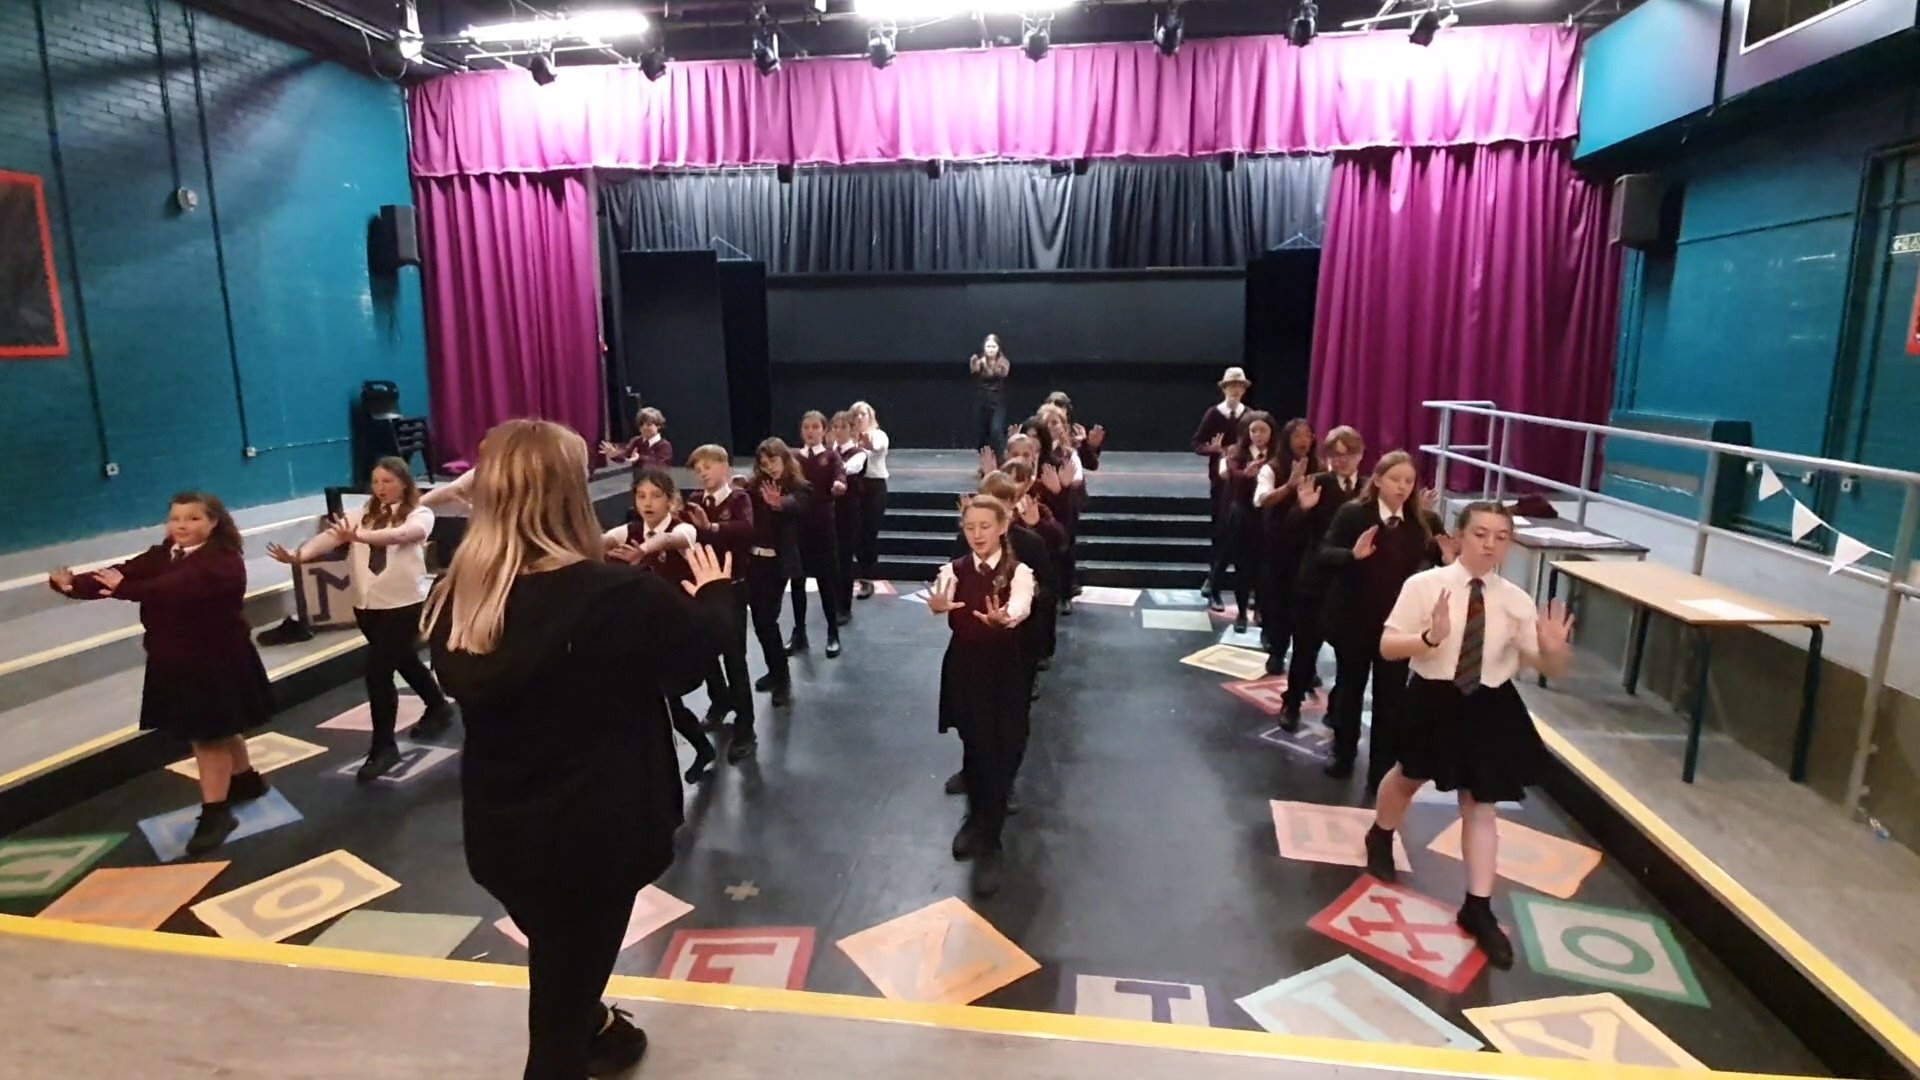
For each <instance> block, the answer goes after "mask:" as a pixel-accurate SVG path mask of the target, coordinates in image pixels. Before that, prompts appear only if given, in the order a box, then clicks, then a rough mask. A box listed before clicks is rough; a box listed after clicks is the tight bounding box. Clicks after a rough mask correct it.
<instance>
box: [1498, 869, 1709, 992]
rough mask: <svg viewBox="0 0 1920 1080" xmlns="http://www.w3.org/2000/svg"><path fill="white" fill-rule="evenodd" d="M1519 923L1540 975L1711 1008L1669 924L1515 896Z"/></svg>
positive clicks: (1652, 917)
mask: <svg viewBox="0 0 1920 1080" xmlns="http://www.w3.org/2000/svg"><path fill="white" fill-rule="evenodd" d="M1513 912H1514V918H1515V920H1516V921H1517V922H1519V924H1520V935H1521V937H1522V938H1523V939H1524V940H1525V942H1526V953H1527V963H1529V964H1531V965H1532V966H1533V969H1534V970H1535V971H1540V972H1545V973H1546V974H1549V975H1558V976H1560V977H1561V978H1563V979H1572V980H1573V981H1574V982H1582V983H1586V984H1588V985H1590V986H1604V987H1606V988H1608V989H1611V990H1632V991H1635V992H1637V993H1641V994H1649V995H1651V996H1653V997H1658V998H1666V999H1667V1000H1669V1001H1683V1002H1686V1003H1687V1004H1689V1005H1705V1004H1707V995H1706V993H1705V991H1703V990H1701V988H1700V980H1699V979H1697V978H1695V977H1694V974H1693V965H1692V964H1689V963H1688V962H1687V954H1686V953H1685V952H1683V951H1682V950H1681V948H1680V943H1679V942H1678V941H1676V940H1675V939H1674V936H1673V929H1672V928H1671V927H1669V926H1668V925H1667V922H1666V920H1665V919H1662V918H1660V917H1658V916H1655V915H1642V914H1640V913H1638V912H1633V911H1621V910H1619V909H1616V908H1600V907H1589V906H1587V905H1585V904H1569V903H1565V902H1563V901H1559V900H1546V899H1543V898H1541V897H1538V896H1532V895H1529V894H1527V893H1515V894H1514V896H1513Z"/></svg>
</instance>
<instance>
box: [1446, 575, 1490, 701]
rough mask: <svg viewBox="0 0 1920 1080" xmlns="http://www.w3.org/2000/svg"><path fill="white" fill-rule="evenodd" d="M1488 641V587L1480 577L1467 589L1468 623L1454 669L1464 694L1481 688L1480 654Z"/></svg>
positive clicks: (1456, 682) (1456, 684)
mask: <svg viewBox="0 0 1920 1080" xmlns="http://www.w3.org/2000/svg"><path fill="white" fill-rule="evenodd" d="M1486 643H1487V597H1486V587H1485V586H1484V585H1482V584H1481V582H1480V579H1479V578H1474V579H1473V584H1472V585H1471V586H1469V587H1468V591H1467V625H1466V627H1465V629H1464V630H1463V631H1462V633H1461V636H1460V663H1459V665H1458V666H1456V667H1455V668H1454V669H1453V685H1455V686H1457V687H1459V688H1460V692H1461V693H1462V694H1471V693H1473V692H1474V691H1475V690H1478V689H1480V654H1481V653H1482V652H1483V651H1484V650H1485V647H1486Z"/></svg>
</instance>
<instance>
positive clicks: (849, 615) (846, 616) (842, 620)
mask: <svg viewBox="0 0 1920 1080" xmlns="http://www.w3.org/2000/svg"><path fill="white" fill-rule="evenodd" d="M852 621H853V612H852V610H847V611H842V612H838V613H836V614H835V615H834V617H833V625H835V626H845V625H847V624H848V623H850V622H852Z"/></svg>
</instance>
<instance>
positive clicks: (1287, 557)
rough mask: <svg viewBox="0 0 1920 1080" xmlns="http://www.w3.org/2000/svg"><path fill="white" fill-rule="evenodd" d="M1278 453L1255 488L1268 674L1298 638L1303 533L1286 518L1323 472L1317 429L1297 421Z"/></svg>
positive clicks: (1258, 599) (1258, 594) (1284, 432)
mask: <svg viewBox="0 0 1920 1080" xmlns="http://www.w3.org/2000/svg"><path fill="white" fill-rule="evenodd" d="M1276 443H1277V449H1276V450H1275V452H1274V453H1273V455H1272V456H1271V457H1270V458H1269V459H1268V461H1267V463H1266V464H1265V465H1263V466H1261V468H1260V474H1259V479H1258V481H1257V482H1256V483H1255V485H1254V490H1253V510H1254V516H1255V518H1257V519H1258V525H1259V529H1260V545H1261V547H1260V579H1259V580H1258V581H1257V582H1255V583H1254V590H1255V591H1254V601H1255V603H1257V604H1258V605H1259V606H1260V641H1261V644H1263V645H1264V646H1265V647H1266V650H1267V672H1268V673H1269V674H1274V675H1277V674H1279V673H1280V672H1281V671H1283V670H1285V668H1284V667H1283V666H1282V665H1283V664H1284V663H1285V660H1286V655H1287V644H1288V642H1290V641H1292V640H1293V579H1294V578H1295V577H1297V576H1299V573H1300V556H1301V555H1303V554H1305V552H1304V551H1303V550H1302V549H1301V548H1300V547H1299V546H1298V543H1297V541H1298V539H1299V535H1298V534H1299V530H1298V529H1290V528H1288V527H1287V517H1288V515H1289V513H1290V512H1291V511H1292V510H1293V508H1294V506H1295V498H1296V496H1297V494H1298V492H1299V491H1300V489H1301V488H1303V487H1307V486H1309V485H1311V484H1312V483H1313V478H1314V476H1315V475H1316V474H1317V473H1319V471H1320V455H1319V454H1318V453H1317V452H1316V447H1317V446H1318V444H1319V440H1318V439H1317V438H1315V437H1314V434H1313V425H1312V424H1309V423H1307V422H1306V421H1305V420H1301V419H1298V418H1296V419H1293V420H1289V421H1287V425H1286V426H1285V427H1283V428H1281V429H1280V437H1279V438H1278V439H1277V440H1276Z"/></svg>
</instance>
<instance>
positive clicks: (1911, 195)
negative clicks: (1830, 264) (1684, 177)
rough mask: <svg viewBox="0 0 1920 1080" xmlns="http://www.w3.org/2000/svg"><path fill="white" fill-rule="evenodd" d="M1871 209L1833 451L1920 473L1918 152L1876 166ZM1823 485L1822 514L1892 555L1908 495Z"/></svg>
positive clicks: (1879, 486) (1838, 482) (1867, 484)
mask: <svg viewBox="0 0 1920 1080" xmlns="http://www.w3.org/2000/svg"><path fill="white" fill-rule="evenodd" d="M1864 206H1865V211H1866V212H1865V214H1864V215H1863V216H1862V217H1861V219H1860V232H1859V240H1858V247H1857V249H1856V251H1857V255H1858V258H1857V260H1856V262H1855V264H1854V269H1853V279H1852V285H1851V293H1850V296H1851V303H1850V304H1849V307H1848V312H1847V332H1846V333H1845V334H1844V335H1843V336H1842V339H1841V341H1842V344H1841V356H1840V371H1839V373H1838V374H1839V378H1838V379H1836V390H1835V402H1834V405H1835V407H1834V408H1833V409H1832V410H1831V416H1832V431H1831V434H1830V437H1829V440H1828V452H1829V453H1830V454H1831V455H1832V456H1834V457H1842V458H1849V459H1852V460H1855V461H1861V462H1864V463H1866V464H1869V465H1884V466H1886V467H1888V468H1895V469H1911V470H1920V423H1917V422H1916V421H1915V415H1914V411H1915V409H1916V407H1920V356H1917V355H1914V354H1913V353H1912V352H1910V351H1909V343H1910V341H1911V335H1912V334H1913V332H1914V322H1915V319H1916V318H1920V145H1914V146H1909V147H1906V148H1904V149H1902V150H1898V151H1895V152H1892V153H1887V154H1883V155H1881V156H1879V157H1877V158H1875V159H1874V160H1873V162H1872V164H1871V166H1870V172H1869V175H1868V178H1867V197H1866V200H1865V203H1864ZM1821 483H1822V490H1821V492H1820V496H1819V513H1820V514H1821V516H1822V517H1824V518H1825V519H1826V520H1827V521H1828V522H1830V523H1831V524H1832V525H1833V527H1834V528H1836V529H1838V530H1840V531H1841V532H1843V533H1846V534H1847V535H1849V536H1852V537H1855V538H1856V539H1859V540H1861V541H1864V542H1865V543H1868V544H1871V545H1872V546H1874V547H1876V548H1879V549H1880V550H1882V551H1892V550H1893V544H1894V534H1895V532H1896V531H1897V530H1898V528H1899V524H1900V503H1901V499H1902V497H1903V495H1904V491H1903V490H1902V489H1901V488H1900V487H1899V486H1897V485H1893V484H1887V483H1880V482H1876V481H1854V480H1851V478H1842V477H1824V478H1823V479H1822V481H1821ZM1827 539H1828V548H1829V550H1831V538H1827Z"/></svg>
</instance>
